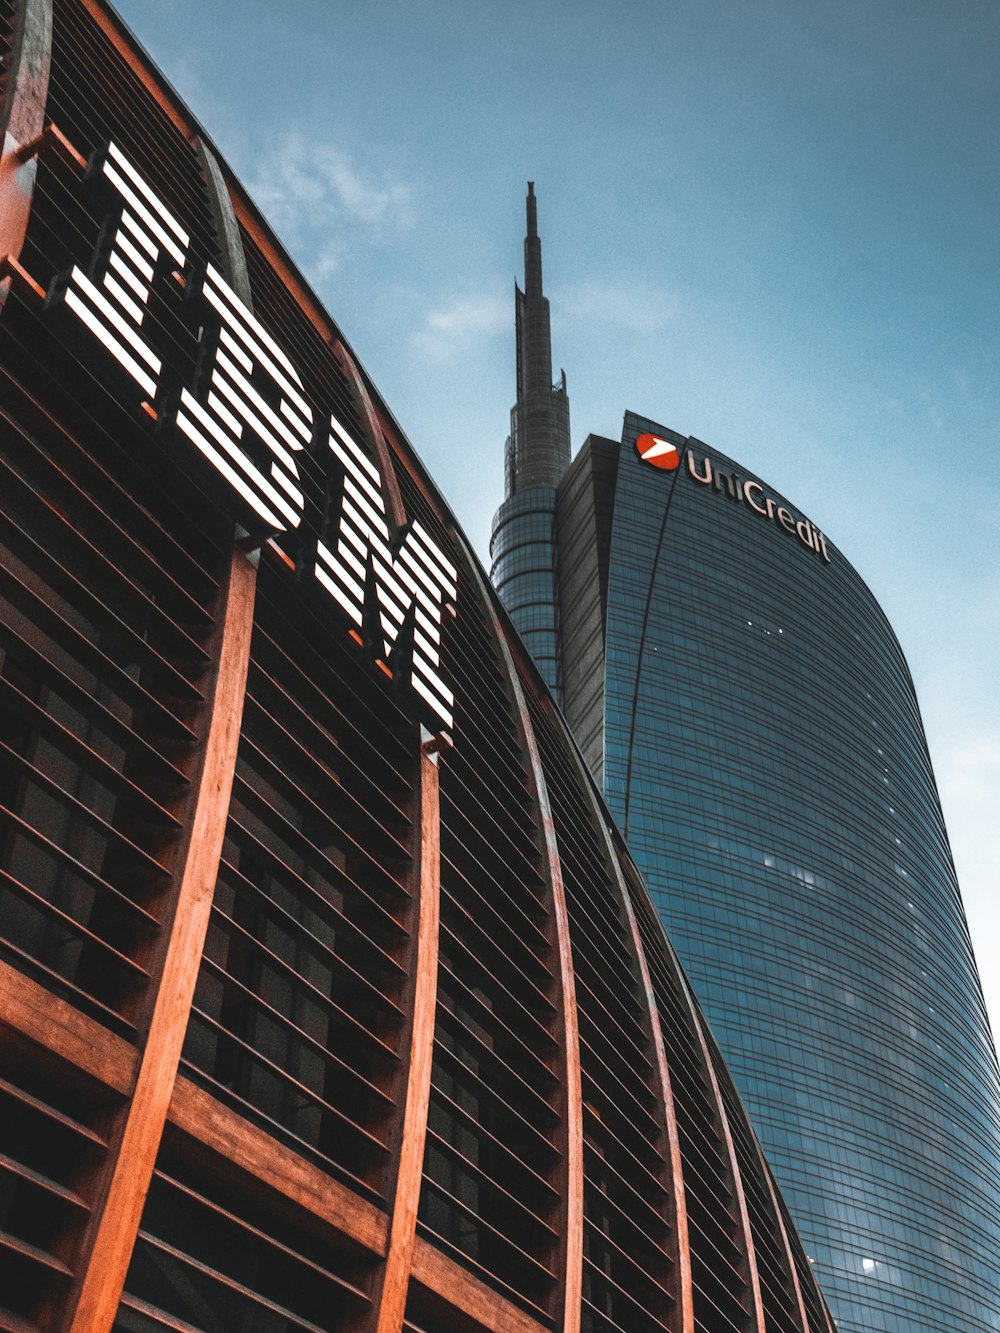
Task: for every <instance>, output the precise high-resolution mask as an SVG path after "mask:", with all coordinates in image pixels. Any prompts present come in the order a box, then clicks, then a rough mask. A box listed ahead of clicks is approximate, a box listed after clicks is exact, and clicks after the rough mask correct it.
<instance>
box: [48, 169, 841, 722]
mask: <svg viewBox="0 0 1000 1333" xmlns="http://www.w3.org/2000/svg"><path fill="white" fill-rule="evenodd" d="M97 171H98V174H99V175H100V176H101V177H102V178H103V179H104V180H105V181H106V182H107V183H108V184H109V185H110V186H111V187H112V188H113V189H114V191H115V192H116V194H117V196H118V197H119V199H120V201H121V211H120V213H119V214H118V216H117V221H116V222H114V227H113V230H112V229H110V228H109V229H107V230H106V231H105V233H104V236H105V239H106V242H107V243H102V244H101V246H100V248H99V251H98V254H97V256H96V257H95V260H94V262H93V263H92V264H91V265H90V266H89V267H88V268H87V269H86V270H84V269H82V268H80V267H78V266H74V267H73V268H72V269H71V270H70V271H69V272H68V273H65V274H62V275H61V276H60V277H59V278H58V279H57V280H56V281H55V282H54V283H53V285H52V288H51V290H50V292H49V296H48V303H49V305H62V306H63V307H64V308H65V309H66V310H67V311H69V312H71V313H72V315H73V316H74V317H75V318H76V319H77V320H79V322H80V324H81V325H82V326H83V327H85V328H86V329H87V330H88V331H89V334H91V335H93V337H94V338H95V339H96V340H97V341H98V342H99V343H100V344H101V345H102V346H103V347H104V348H105V349H106V350H107V351H108V352H109V353H110V355H111V356H112V357H113V358H114V359H115V361H117V363H118V365H119V366H120V367H121V368H122V369H123V370H124V371H125V372H126V373H127V375H128V376H129V377H130V378H131V380H132V381H134V383H135V384H137V385H138V386H139V388H140V389H141V390H142V392H143V393H144V394H145V395H146V397H147V399H148V404H147V406H150V407H151V415H154V414H155V416H156V418H157V420H158V421H159V423H160V424H161V425H173V426H176V427H177V428H178V430H179V431H180V432H182V433H183V434H184V435H185V436H186V438H187V439H188V441H190V443H191V444H193V445H194V446H195V448H196V449H197V450H198V451H199V453H200V454H201V455H202V456H203V457H204V458H205V459H206V460H207V461H208V462H209V463H210V464H211V465H212V467H213V468H214V470H215V472H216V473H217V474H218V475H219V476H220V477H222V478H223V479H224V480H225V482H226V483H227V484H228V486H229V487H230V488H231V490H232V491H233V492H234V493H235V494H236V495H238V496H239V497H240V499H241V501H242V502H243V505H244V507H245V508H247V509H249V510H250V511H252V512H253V513H254V514H255V515H256V516H257V518H258V519H259V520H260V522H261V523H262V524H264V525H266V526H267V527H268V528H270V529H271V530H272V531H273V532H275V533H278V532H283V531H287V530H290V529H294V528H297V527H298V526H299V524H300V522H301V520H302V517H303V512H304V509H305V496H304V493H303V489H302V477H301V475H300V472H299V466H298V464H297V462H296V455H297V454H299V453H301V452H302V451H303V450H305V449H306V448H307V447H308V446H310V445H311V443H312V441H313V438H314V432H313V415H312V409H311V407H310V405H309V402H308V401H307V399H306V397H305V391H304V388H303V384H302V380H301V379H300V377H299V373H298V371H297V369H296V367H295V366H294V365H293V363H292V361H291V360H290V359H289V357H288V356H287V354H286V353H285V351H284V349H283V348H282V346H281V344H280V343H279V342H278V341H277V340H276V339H275V338H274V337H273V336H272V335H271V334H270V333H269V332H268V331H267V329H265V328H264V326H263V325H262V324H261V322H260V321H259V320H258V319H257V318H256V316H255V315H254V314H253V312H252V311H251V310H250V309H249V308H248V307H247V306H246V305H245V304H244V302H243V301H241V300H240V298H239V297H238V296H237V295H236V293H235V292H234V291H233V290H232V288H231V287H230V286H229V284H228V283H227V282H226V280H225V279H224V278H223V277H222V275H221V274H220V273H219V272H218V270H217V269H215V268H214V267H212V265H211V264H209V265H208V266H207V268H206V271H205V276H204V279H203V281H202V283H201V286H200V288H195V287H194V284H193V282H192V279H191V277H190V274H188V275H186V277H187V282H188V284H190V285H191V286H192V288H193V289H194V295H196V296H197V297H198V299H199V301H200V302H201V303H202V308H203V314H204V316H206V318H204V320H203V328H202V331H201V334H200V337H201V347H200V373H199V379H198V382H197V383H196V384H188V385H187V386H184V387H181V389H180V393H179V395H178V394H176V392H175V391H174V386H173V385H171V384H169V383H168V384H167V385H164V384H163V383H162V377H163V369H164V367H163V364H162V362H161V360H160V357H159V356H158V355H157V351H156V349H155V348H154V346H153V344H152V343H151V342H150V340H149V338H148V337H147V336H146V332H145V331H144V327H143V326H144V322H145V319H146V315H147V311H148V308H149V304H150V296H151V294H152V291H153V287H154V284H155V283H156V282H170V281H171V279H170V278H168V274H169V273H170V272H171V271H172V270H175V271H176V272H175V276H178V277H181V276H182V274H181V271H182V270H183V269H184V266H185V264H186V262H187V254H188V246H189V237H188V235H187V233H186V232H185V231H184V229H183V228H182V227H181V226H180V224H179V222H178V221H177V219H176V218H175V217H174V216H173V214H172V213H171V211H170V209H169V208H168V207H167V206H166V204H164V202H163V201H162V200H161V199H160V198H159V196H158V195H157V194H156V192H155V191H154V190H153V189H151V187H150V186H149V185H148V184H147V183H146V181H145V180H144V179H143V177H142V176H141V174H140V173H139V172H138V171H137V170H136V169H135V167H133V166H132V164H131V163H130V162H129V161H128V159H127V158H126V157H125V156H124V154H123V153H122V152H121V151H120V150H119V149H118V147H117V146H116V145H115V144H113V143H111V144H109V145H108V146H107V149H106V150H105V152H104V154H103V156H102V158H101V159H100V166H99V169H97ZM112 221H114V218H112ZM181 285H182V286H183V285H184V282H183V280H182V283H181ZM171 290H173V288H171ZM176 290H177V292H178V293H179V290H180V289H179V288H178V289H176ZM181 322H182V325H184V324H185V321H181ZM190 339H191V349H190V350H191V351H192V352H193V351H194V341H195V333H194V328H193V321H192V327H191V334H190ZM175 374H176V371H175ZM328 447H329V450H330V453H329V454H328V455H327V462H328V463H330V464H332V462H333V459H334V458H335V459H336V460H337V462H338V464H339V467H335V468H333V469H332V470H333V471H334V472H335V473H336V474H337V475H338V476H341V475H342V481H343V484H342V487H341V493H340V497H339V511H338V512H337V513H334V514H332V515H330V516H328V517H329V519H330V520H332V521H331V522H330V528H329V535H328V536H327V540H326V541H325V542H323V541H320V542H318V543H317V547H316V560H315V563H314V564H313V572H314V573H315V576H316V579H317V580H318V582H319V583H320V584H321V585H322V587H323V588H324V589H325V591H326V592H327V593H328V594H329V595H330V597H331V598H332V599H333V600H334V601H335V602H336V603H337V604H338V606H339V607H341V608H342V610H343V611H344V613H345V614H346V616H347V617H348V619H349V621H350V622H351V624H352V625H354V626H356V627H357V628H358V630H360V631H361V632H362V634H367V635H369V636H370V639H373V640H374V642H372V643H371V644H370V646H371V647H372V649H373V650H374V652H375V653H376V655H377V656H378V657H379V658H380V659H381V660H382V663H383V664H388V666H389V667H390V668H391V671H392V673H393V674H395V675H397V676H398V675H399V674H400V673H403V672H406V673H408V683H409V685H410V686H411V688H412V689H413V691H414V692H415V694H416V695H417V696H419V698H420V699H421V700H423V702H424V704H426V705H427V707H428V708H429V709H430V710H431V711H432V712H433V714H434V715H435V716H436V717H437V719H438V720H439V721H440V723H441V724H442V725H443V726H444V727H451V726H452V725H453V708H454V695H453V693H452V691H451V689H450V688H449V687H448V685H447V684H446V682H445V681H444V680H443V679H442V677H441V638H442V621H443V618H444V615H445V609H446V607H447V609H448V611H449V612H450V613H451V614H454V610H453V607H452V606H451V605H450V603H453V602H454V600H455V598H456V596H457V592H458V588H457V577H458V571H457V569H456V567H455V565H454V564H452V562H451V561H450V560H448V559H447V558H446V556H445V555H444V554H443V553H442V551H441V550H440V548H439V547H438V546H437V545H436V543H435V542H434V540H433V539H432V538H431V536H430V535H429V534H428V533H427V532H426V531H425V529H424V528H423V527H422V525H421V524H420V522H419V520H415V521H414V522H412V523H409V524H407V525H406V526H405V527H403V528H402V529H400V531H399V532H397V533H395V534H394V533H393V532H392V531H391V529H390V526H389V518H388V514H387V510H386V503H385V499H384V497H383V492H382V477H381V475H380V473H379V470H378V468H377V467H375V465H374V464H373V463H372V461H371V459H369V458H368V457H367V456H366V454H365V453H364V452H363V450H362V449H361V448H360V446H359V445H358V444H357V442H356V441H355V440H354V439H353V438H352V436H351V435H350V433H349V432H348V431H347V430H346V429H345V428H344V427H343V426H342V425H341V423H340V422H339V421H338V420H337V419H336V417H333V416H331V417H330V419H329V432H328ZM331 455H332V457H331ZM259 539H260V538H259V533H258V534H257V536H256V538H255V540H259ZM820 540H822V538H820ZM276 549H279V550H280V549H281V548H280V547H278V548H276ZM824 549H825V548H824ZM282 554H283V558H284V559H285V560H286V561H287V562H288V563H289V564H291V563H292V561H291V559H290V557H289V556H288V555H287V554H284V553H282ZM401 636H402V637H403V640H404V642H405V643H406V644H407V645H410V644H412V651H407V652H404V651H403V648H402V646H399V647H397V645H399V641H400V638H401ZM404 659H407V660H404Z"/></svg>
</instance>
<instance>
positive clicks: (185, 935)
mask: <svg viewBox="0 0 1000 1333" xmlns="http://www.w3.org/2000/svg"><path fill="white" fill-rule="evenodd" d="M256 579H257V570H256V568H255V566H254V565H253V564H251V562H250V561H249V559H248V558H247V557H246V556H245V555H244V554H243V553H242V552H241V551H239V550H237V551H235V552H234V554H233V557H232V562H231V565H230V572H229V581H228V585H227V588H226V593H225V607H224V611H223V615H222V618H221V620H222V624H221V635H220V643H219V649H218V658H217V661H218V667H217V670H216V678H215V687H214V690H213V692H212V700H211V709H212V712H211V720H210V722H209V727H208V736H207V739H206V742H205V751H204V757H203V760H202V766H201V774H200V777H199V780H198V784H197V792H196V796H195V800H194V809H193V814H192V818H191V822H190V824H189V830H188V841H187V847H186V855H185V857H184V860H183V871H182V872H181V879H180V888H179V890H178V894H177V899H176V905H175V909H174V913H173V920H172V921H170V922H165V923H164V925H163V930H164V931H168V932H169V936H168V939H167V947H166V953H165V955H164V959H163V966H162V970H161V973H160V977H159V983H158V986H157V989H156V995H155V999H154V1002H153V1008H152V1015H151V1018H150V1022H149V1027H148V1030H147V1033H146V1040H145V1045H144V1048H143V1053H142V1057H141V1059H140V1063H139V1070H138V1074H137V1076H136V1081H135V1088H134V1091H133V1093H132V1099H131V1104H130V1105H129V1107H128V1110H127V1114H126V1119H125V1122H124V1126H123V1127H122V1129H121V1132H120V1137H119V1139H118V1143H117V1151H116V1152H115V1153H114V1159H113V1163H112V1165H111V1168H110V1176H109V1183H108V1187H107V1190H106V1193H105V1195H104V1199H103V1202H102V1204H101V1206H100V1208H99V1210H98V1211H97V1214H96V1216H95V1219H94V1222H93V1225H92V1228H91V1231H90V1233H89V1237H88V1239H89V1245H88V1246H85V1249H87V1250H88V1251H89V1253H87V1254H86V1258H85V1259H84V1260H83V1261H82V1262H81V1264H80V1267H81V1269H82V1270H83V1280H82V1284H81V1287H80V1290H79V1294H78V1296H77V1299H76V1302H75V1306H74V1308H73V1310H72V1315H71V1319H70V1322H69V1323H68V1325H67V1327H68V1329H69V1330H70V1333H109V1330H110V1329H111V1326H112V1324H113V1323H114V1319H115V1315H116V1313H117V1310H118V1302H119V1300H120V1298H121V1293H122V1288H123V1286H124V1284H125V1275H126V1273H127V1271H128V1266H129V1262H130V1260H131V1258H132V1248H133V1246H134V1244H135V1237H136V1233H137V1232H138V1229H139V1220H140V1218H141V1216H142V1209H143V1205H144V1203H145V1200H146V1193H147V1191H148V1189H149V1183H150V1181H151V1179H152V1176H153V1166H154V1163H155V1161H156V1154H157V1151H158V1149H159V1146H160V1139H161V1137H162V1134H163V1126H164V1124H165V1122H166V1119H167V1111H168V1108H169V1106H170V1099H171V1096H172V1094H173V1090H174V1084H175V1081H176V1078H177V1067H178V1064H179V1062H180V1055H181V1047H182V1046H183V1043H184V1035H185V1032H186V1031H187V1024H188V1015H189V1013H190V1010H191V1002H192V1000H193V998H194V988H195V983H196V981H197V979H198V968H199V965H200V963H201V956H202V951H203V949H204V945H205V934H206V932H207V930H208V921H209V914H210V912H211V907H212V896H213V892H214V889H215V881H216V877H217V875H218V869H219V860H220V858H221V856H222V843H223V838H224V835H225V831H226V820H227V818H228V814H229V798H230V794H231V792H232V785H233V775H234V773H235V771H236V751H237V747H238V745H239V738H240V723H241V721H242V717H243V701H244V698H245V694H246V682H247V671H248V667H249V662H250V636H251V630H252V627H253V606H254V594H255V589H256Z"/></svg>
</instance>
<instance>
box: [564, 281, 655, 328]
mask: <svg viewBox="0 0 1000 1333" xmlns="http://www.w3.org/2000/svg"><path fill="white" fill-rule="evenodd" d="M551 299H552V320H553V324H554V325H556V326H557V327H558V326H564V325H566V324H569V323H573V322H576V321H578V320H587V321H588V322H589V323H593V326H594V327H595V328H596V329H601V328H605V329H608V328H618V329H627V330H629V331H631V332H633V333H655V332H657V331H658V330H659V329H663V328H665V327H666V326H667V325H668V324H671V323H673V321H674V320H675V319H676V318H677V316H678V313H679V310H680V302H679V301H678V299H677V297H676V296H675V295H674V294H673V293H672V292H670V291H667V290H666V289H665V288H663V287H660V286H658V285H657V284H656V283H653V282H646V281H644V280H643V279H640V278H634V279H633V278H627V279H610V280H606V281H598V282H587V283H580V284H575V285H573V286H570V287H567V288H565V289H563V290H562V291H559V292H556V293H554V294H553V295H552V298H551Z"/></svg>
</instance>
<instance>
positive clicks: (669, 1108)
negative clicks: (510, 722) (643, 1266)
mask: <svg viewBox="0 0 1000 1333" xmlns="http://www.w3.org/2000/svg"><path fill="white" fill-rule="evenodd" d="M549 708H550V709H552V710H553V711H554V705H553V704H552V703H551V701H550V702H549ZM572 750H573V755H574V758H575V759H576V762H577V767H578V769H579V772H580V781H581V782H582V784H583V786H584V787H585V788H586V791H587V795H588V796H589V798H590V804H591V809H592V810H593V812H594V819H595V823H596V824H597V826H598V827H599V828H600V830H601V837H602V839H603V842H604V850H605V856H606V860H607V864H608V866H609V868H610V870H611V873H612V875H613V876H614V879H615V883H616V884H617V886H618V894H619V897H620V898H621V902H622V907H623V910H624V912H625V919H626V924H627V926H628V931H629V938H630V940H631V944H632V956H633V959H634V960H635V965H636V969H637V971H638V975H639V983H640V985H641V987H642V992H643V998H644V1000H645V1009H646V1033H647V1039H648V1040H649V1042H650V1043H651V1045H652V1049H653V1057H654V1064H655V1067H656V1072H657V1078H658V1080H659V1101H660V1104H661V1107H662V1117H663V1120H662V1124H663V1130H664V1136H665V1138H666V1141H667V1149H668V1150H667V1152H666V1153H665V1157H666V1160H667V1162H668V1163H669V1169H670V1175H671V1185H670V1193H671V1199H672V1203H673V1208H672V1213H673V1216H672V1217H671V1219H670V1221H671V1233H672V1249H673V1256H672V1257H673V1260H674V1263H675V1265H676V1272H677V1284H678V1289H677V1319H676V1320H675V1322H674V1327H675V1328H676V1330H677V1333H694V1291H693V1289H692V1282H691V1248H690V1244H689V1241H688V1218H687V1201H686V1198H685V1194H684V1164H683V1161H682V1159H681V1140H680V1132H679V1131H678V1128H677V1111H676V1108H675V1106H674V1094H673V1089H672V1088H671V1086H670V1068H669V1066H668V1064H667V1051H666V1045H665V1043H664V1040H663V1029H662V1027H661V1025H660V1013H659V1009H658V1008H657V1004H656V997H655V996H654V994H653V981H652V977H651V976H650V972H649V961H648V959H647V957H646V949H645V946H644V945H643V942H642V936H641V935H640V933H639V923H638V921H637V920H636V916H635V909H634V908H633V906H632V898H631V895H630V894H629V891H628V885H627V884H626V883H625V876H624V874H623V873H622V868H621V862H620V861H619V860H618V854H617V851H616V849H615V845H614V840H613V839H612V837H611V831H610V829H609V827H608V823H607V818H608V817H607V815H606V813H605V812H604V810H602V809H601V806H600V803H599V801H598V797H597V792H596V790H595V788H594V780H593V777H592V776H591V773H590V771H589V769H588V768H587V765H586V763H585V762H584V759H583V756H582V755H581V753H580V751H579V750H578V749H577V747H576V745H575V744H572Z"/></svg>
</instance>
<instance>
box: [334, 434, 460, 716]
mask: <svg viewBox="0 0 1000 1333" xmlns="http://www.w3.org/2000/svg"><path fill="white" fill-rule="evenodd" d="M329 443H330V448H331V449H332V450H333V453H334V454H335V455H336V457H337V459H338V461H339V462H340V464H341V466H342V467H343V470H344V484H343V489H342V492H341V499H340V512H339V515H338V514H337V512H336V509H334V510H333V512H331V513H330V515H329V521H328V527H327V532H326V534H325V536H326V538H327V541H321V542H320V543H319V544H318V547H317V552H316V577H317V579H319V581H320V583H321V584H322V585H323V587H324V588H325V589H326V590H327V592H328V593H329V594H330V596H331V597H332V598H333V599H334V601H336V602H337V603H338V604H339V605H340V606H341V607H342V608H343V610H344V611H346V613H347V615H348V616H349V618H350V619H351V620H352V621H353V622H354V624H355V625H356V626H357V628H358V631H359V632H360V633H361V635H362V637H363V638H364V640H365V641H366V642H367V643H368V644H369V646H370V647H372V649H373V650H374V651H375V653H376V654H377V656H379V657H381V658H383V659H384V660H385V661H386V662H387V663H389V664H390V665H391V667H392V669H393V671H394V673H402V674H403V676H404V678H405V676H406V675H407V674H408V675H409V683H410V684H411V686H412V688H413V689H414V691H415V692H416V693H417V694H418V695H419V696H420V697H421V699H423V701H424V702H425V703H426V704H427V705H428V707H429V708H430V709H431V711H432V712H433V713H434V715H435V717H436V718H437V720H438V723H439V725H440V726H441V727H443V728H449V727H451V726H452V722H453V717H452V709H453V707H454V702H455V697H454V695H453V694H452V692H451V690H450V689H449V688H448V687H447V685H446V684H445V683H444V681H443V680H442V679H441V676H440V674H439V672H440V668H441V624H442V618H443V614H444V608H445V606H446V605H447V604H449V603H453V602H454V600H455V598H456V596H457V592H458V588H457V570H456V568H455V566H454V565H453V564H452V563H451V561H450V560H448V559H447V558H446V557H445V555H444V554H443V553H442V551H441V550H440V548H439V547H438V546H437V544H436V543H435V542H434V541H433V539H432V538H431V537H430V535H429V534H428V533H427V532H426V531H425V529H424V528H423V526H422V525H421V523H420V521H419V519H418V520H415V521H413V522H411V523H407V524H406V526H405V527H403V528H401V529H400V530H399V531H398V532H397V533H392V532H390V529H389V520H388V516H387V514H386V507H385V500H384V498H383V495H382V480H381V477H380V476H379V473H378V469H377V468H376V467H375V466H374V464H373V463H372V462H371V460H370V459H369V458H368V457H367V456H366V455H365V454H364V453H363V452H362V450H361V449H360V447H359V446H358V445H357V443H356V442H355V441H354V440H353V439H352V438H351V436H350V435H349V434H348V432H347V431H346V430H345V429H344V428H343V426H341V424H340V423H339V422H338V421H337V419H336V418H335V417H331V419H330V435H329ZM328 543H329V544H328Z"/></svg>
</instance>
